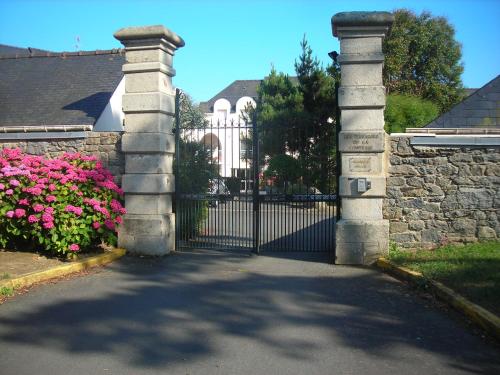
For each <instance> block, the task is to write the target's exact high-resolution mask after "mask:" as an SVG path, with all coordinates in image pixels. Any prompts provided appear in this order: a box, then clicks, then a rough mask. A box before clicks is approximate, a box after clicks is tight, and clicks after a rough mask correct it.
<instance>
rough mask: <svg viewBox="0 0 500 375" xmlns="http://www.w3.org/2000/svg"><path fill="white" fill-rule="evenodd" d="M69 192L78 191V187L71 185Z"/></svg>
mask: <svg viewBox="0 0 500 375" xmlns="http://www.w3.org/2000/svg"><path fill="white" fill-rule="evenodd" d="M69 189H70V190H71V191H77V190H78V186H76V185H71V187H70V188H69Z"/></svg>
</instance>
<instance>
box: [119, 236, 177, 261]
mask: <svg viewBox="0 0 500 375" xmlns="http://www.w3.org/2000/svg"><path fill="white" fill-rule="evenodd" d="M118 246H119V247H121V248H124V249H126V250H127V251H128V252H130V253H131V254H143V255H152V256H162V255H167V254H169V253H170V252H172V251H174V250H175V234H174V233H172V234H169V235H166V236H134V235H130V234H128V233H126V232H119V233H118Z"/></svg>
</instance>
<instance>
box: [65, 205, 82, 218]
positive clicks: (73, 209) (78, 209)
mask: <svg viewBox="0 0 500 375" xmlns="http://www.w3.org/2000/svg"><path fill="white" fill-rule="evenodd" d="M64 211H66V212H72V213H74V214H75V215H76V216H80V215H81V214H82V213H83V208H81V207H75V206H72V205H70V204H68V205H67V206H66V207H65V208H64Z"/></svg>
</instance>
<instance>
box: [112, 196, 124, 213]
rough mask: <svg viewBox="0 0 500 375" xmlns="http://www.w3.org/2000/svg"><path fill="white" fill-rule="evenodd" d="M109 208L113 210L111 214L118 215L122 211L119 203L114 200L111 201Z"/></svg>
mask: <svg viewBox="0 0 500 375" xmlns="http://www.w3.org/2000/svg"><path fill="white" fill-rule="evenodd" d="M110 206H111V209H112V210H113V212H115V213H119V212H120V210H121V209H122V205H121V203H120V202H118V201H117V200H116V199H111V203H110Z"/></svg>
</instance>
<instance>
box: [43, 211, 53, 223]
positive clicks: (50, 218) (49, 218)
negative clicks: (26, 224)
mask: <svg viewBox="0 0 500 375" xmlns="http://www.w3.org/2000/svg"><path fill="white" fill-rule="evenodd" d="M42 221H43V222H45V223H49V222H51V221H54V217H53V216H52V215H51V214H49V213H48V212H45V213H43V214H42Z"/></svg>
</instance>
